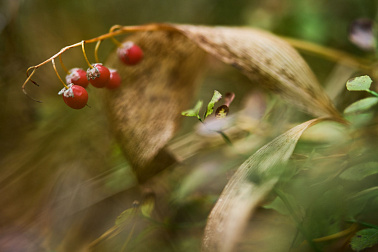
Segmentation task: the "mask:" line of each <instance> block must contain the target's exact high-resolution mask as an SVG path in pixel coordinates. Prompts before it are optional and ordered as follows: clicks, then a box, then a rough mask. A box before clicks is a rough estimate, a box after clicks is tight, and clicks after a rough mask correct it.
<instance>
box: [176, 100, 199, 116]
mask: <svg viewBox="0 0 378 252" xmlns="http://www.w3.org/2000/svg"><path fill="white" fill-rule="evenodd" d="M202 104H203V102H202V101H198V102H197V104H196V106H194V108H193V109H188V110H185V111H183V112H181V115H183V116H196V117H198V118H199V119H200V117H199V111H200V109H201V108H202Z"/></svg>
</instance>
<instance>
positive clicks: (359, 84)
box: [346, 75, 373, 91]
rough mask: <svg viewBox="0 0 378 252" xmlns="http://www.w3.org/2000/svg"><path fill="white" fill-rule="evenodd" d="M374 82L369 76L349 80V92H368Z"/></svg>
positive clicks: (347, 85) (347, 84)
mask: <svg viewBox="0 0 378 252" xmlns="http://www.w3.org/2000/svg"><path fill="white" fill-rule="evenodd" d="M372 82H373V81H372V80H371V78H370V77H369V76H367V75H364V76H360V77H356V78H353V79H350V80H348V81H347V83H346V87H347V89H348V90H349V91H366V90H369V89H370V85H371V83H372Z"/></svg>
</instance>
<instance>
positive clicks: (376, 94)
mask: <svg viewBox="0 0 378 252" xmlns="http://www.w3.org/2000/svg"><path fill="white" fill-rule="evenodd" d="M366 92H368V93H370V94H372V95H374V96H375V97H378V93H377V92H374V91H372V90H366Z"/></svg>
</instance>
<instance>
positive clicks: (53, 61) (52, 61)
mask: <svg viewBox="0 0 378 252" xmlns="http://www.w3.org/2000/svg"><path fill="white" fill-rule="evenodd" d="M51 63H52V65H53V68H54V71H55V73H56V76H58V79H59V80H60V82H61V83H62V84H63V86H64V87H65V88H66V89H68V86H67V85H66V83H64V81H63V80H62V78H61V77H60V75H59V73H58V71H57V70H56V66H55V60H54V59H52V60H51Z"/></svg>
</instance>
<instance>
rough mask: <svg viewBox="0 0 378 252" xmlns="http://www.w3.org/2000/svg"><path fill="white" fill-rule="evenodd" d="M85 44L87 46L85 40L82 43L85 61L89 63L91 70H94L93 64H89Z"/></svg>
mask: <svg viewBox="0 0 378 252" xmlns="http://www.w3.org/2000/svg"><path fill="white" fill-rule="evenodd" d="M84 44H85V40H83V41H81V50H82V51H83V55H84V59H85V61H86V62H87V64H88V66H89V67H90V68H93V66H92V65H91V63H89V60H88V57H87V54H86V53H85V47H84Z"/></svg>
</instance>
